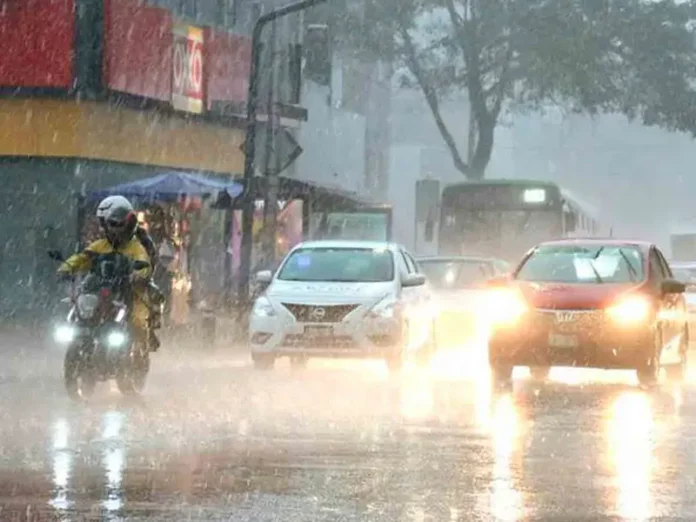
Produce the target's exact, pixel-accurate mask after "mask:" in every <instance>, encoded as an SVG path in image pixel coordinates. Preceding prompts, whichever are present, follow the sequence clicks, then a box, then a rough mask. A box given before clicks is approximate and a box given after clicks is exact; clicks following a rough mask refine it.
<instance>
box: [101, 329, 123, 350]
mask: <svg viewBox="0 0 696 522" xmlns="http://www.w3.org/2000/svg"><path fill="white" fill-rule="evenodd" d="M127 340H128V338H127V337H126V334H125V333H123V332H119V331H114V332H109V334H108V335H107V336H106V344H107V346H109V348H119V347H121V346H123V345H124V344H126V341H127Z"/></svg>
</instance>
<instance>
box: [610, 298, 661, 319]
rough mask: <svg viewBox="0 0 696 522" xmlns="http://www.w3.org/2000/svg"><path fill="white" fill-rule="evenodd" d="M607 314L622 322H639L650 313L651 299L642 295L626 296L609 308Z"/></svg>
mask: <svg viewBox="0 0 696 522" xmlns="http://www.w3.org/2000/svg"><path fill="white" fill-rule="evenodd" d="M607 314H608V315H609V316H610V317H611V318H612V319H613V320H615V321H617V322H619V323H622V324H632V323H638V322H641V321H644V320H645V319H647V318H648V316H649V315H650V301H648V299H646V298H645V297H641V296H631V297H626V298H624V299H621V300H620V301H619V302H617V303H615V304H613V305H611V306H610V307H609V308H607Z"/></svg>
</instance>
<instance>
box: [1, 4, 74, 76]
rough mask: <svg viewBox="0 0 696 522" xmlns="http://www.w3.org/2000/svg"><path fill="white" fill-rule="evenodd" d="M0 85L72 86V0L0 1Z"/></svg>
mask: <svg viewBox="0 0 696 522" xmlns="http://www.w3.org/2000/svg"><path fill="white" fill-rule="evenodd" d="M0 36H1V37H2V43H3V48H2V53H0V86H2V87H28V88H63V89H69V88H70V87H72V85H73V77H74V73H73V61H74V60H73V58H74V42H75V5H74V0H23V1H21V2H8V1H0Z"/></svg>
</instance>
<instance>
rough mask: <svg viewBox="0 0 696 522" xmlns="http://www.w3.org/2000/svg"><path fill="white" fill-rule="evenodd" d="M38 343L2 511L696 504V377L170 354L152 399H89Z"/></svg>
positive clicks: (320, 515)
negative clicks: (262, 361)
mask: <svg viewBox="0 0 696 522" xmlns="http://www.w3.org/2000/svg"><path fill="white" fill-rule="evenodd" d="M30 353H31V355H25V356H22V357H14V358H11V359H10V358H8V357H7V356H6V355H5V356H4V357H5V359H6V360H5V363H4V364H2V366H1V368H2V370H0V372H1V374H0V401H1V404H2V410H1V417H0V421H1V422H0V441H1V443H2V447H1V451H0V506H1V507H2V510H1V511H0V520H2V521H6V520H7V521H10V520H80V521H81V520H112V521H120V520H136V521H137V520H167V521H169V522H174V521H177V520H187V521H188V520H206V521H207V520H235V521H244V520H249V521H252V520H253V521H257V522H264V521H274V522H279V521H280V522H293V521H340V520H346V521H353V520H356V521H357V520H360V521H400V522H401V521H403V522H406V521H413V522H421V521H438V522H441V521H459V520H461V521H468V520H481V521H488V520H602V519H605V520H610V519H612V520H649V519H651V517H655V518H657V517H663V518H661V519H662V520H696V496H694V495H693V494H692V492H693V486H694V478H695V477H696V464H695V462H694V461H695V458H696V384H691V383H687V384H685V385H684V386H681V387H674V386H670V385H668V384H664V385H663V386H661V387H660V388H659V389H658V390H652V391H642V390H640V389H638V388H637V387H636V385H635V382H634V377H633V375H631V374H626V373H621V372H611V373H595V372H572V371H564V370H556V371H554V372H553V373H552V376H551V377H552V382H550V383H547V384H546V385H543V386H539V385H535V384H534V383H532V382H531V381H530V380H529V379H528V378H527V375H526V371H525V370H520V371H519V375H518V376H517V377H516V382H515V386H514V390H513V391H512V392H507V393H504V394H502V393H501V394H491V393H490V387H489V385H488V382H487V380H486V378H485V377H483V376H484V375H485V372H482V371H481V369H480V368H478V367H477V366H476V363H474V362H472V361H471V360H466V361H464V360H460V359H456V358H448V359H444V360H441V361H438V362H437V363H436V364H434V365H433V368H431V369H430V370H427V371H425V370H416V369H407V370H406V371H405V372H404V374H403V375H402V376H401V377H400V378H398V379H393V378H392V379H389V378H388V377H387V374H386V372H385V371H384V370H383V368H382V367H381V365H379V364H376V363H375V364H371V363H366V364H362V363H350V364H343V363H340V362H332V363H321V362H319V363H317V364H312V365H310V368H309V369H308V370H306V371H304V372H302V373H293V372H291V371H290V369H289V368H287V367H285V366H284V365H281V366H280V367H279V368H277V370H276V371H274V372H273V373H261V374H259V373H256V372H254V371H253V370H252V369H251V368H249V367H248V366H246V365H245V363H244V362H243V361H240V360H238V359H233V358H231V357H222V356H219V355H218V356H185V357H184V356H179V355H177V356H175V355H173V354H171V353H170V354H166V353H160V354H157V355H156V360H155V363H154V365H153V373H152V375H151V379H150V382H149V385H148V389H147V392H146V394H145V396H144V398H143V399H142V400H141V401H137V402H126V401H124V400H123V399H121V398H120V397H119V395H118V393H117V392H115V391H113V390H110V389H109V387H107V386H105V387H104V388H102V389H100V391H98V393H97V395H96V396H95V397H94V398H93V400H92V401H91V403H90V404H89V405H87V406H79V405H73V404H71V403H70V402H69V400H68V399H67V398H66V397H65V394H64V393H63V390H62V385H61V381H60V378H59V373H60V359H59V358H58V357H57V356H56V354H54V355H46V353H44V352H36V351H34V352H30Z"/></svg>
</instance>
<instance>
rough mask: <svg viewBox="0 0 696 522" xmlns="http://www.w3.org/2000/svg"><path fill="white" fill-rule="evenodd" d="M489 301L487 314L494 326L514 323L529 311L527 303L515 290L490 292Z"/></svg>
mask: <svg viewBox="0 0 696 522" xmlns="http://www.w3.org/2000/svg"><path fill="white" fill-rule="evenodd" d="M487 301H488V303H487V304H488V306H487V307H486V308H487V314H486V315H487V316H488V318H489V320H490V322H491V323H492V324H493V325H494V326H511V325H514V324H516V323H517V321H519V319H520V318H521V317H522V316H523V315H524V313H525V312H526V311H527V303H525V302H524V299H523V298H522V296H521V295H519V293H518V292H515V291H514V290H510V289H499V290H493V291H491V292H490V293H489V295H488V299H487Z"/></svg>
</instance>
